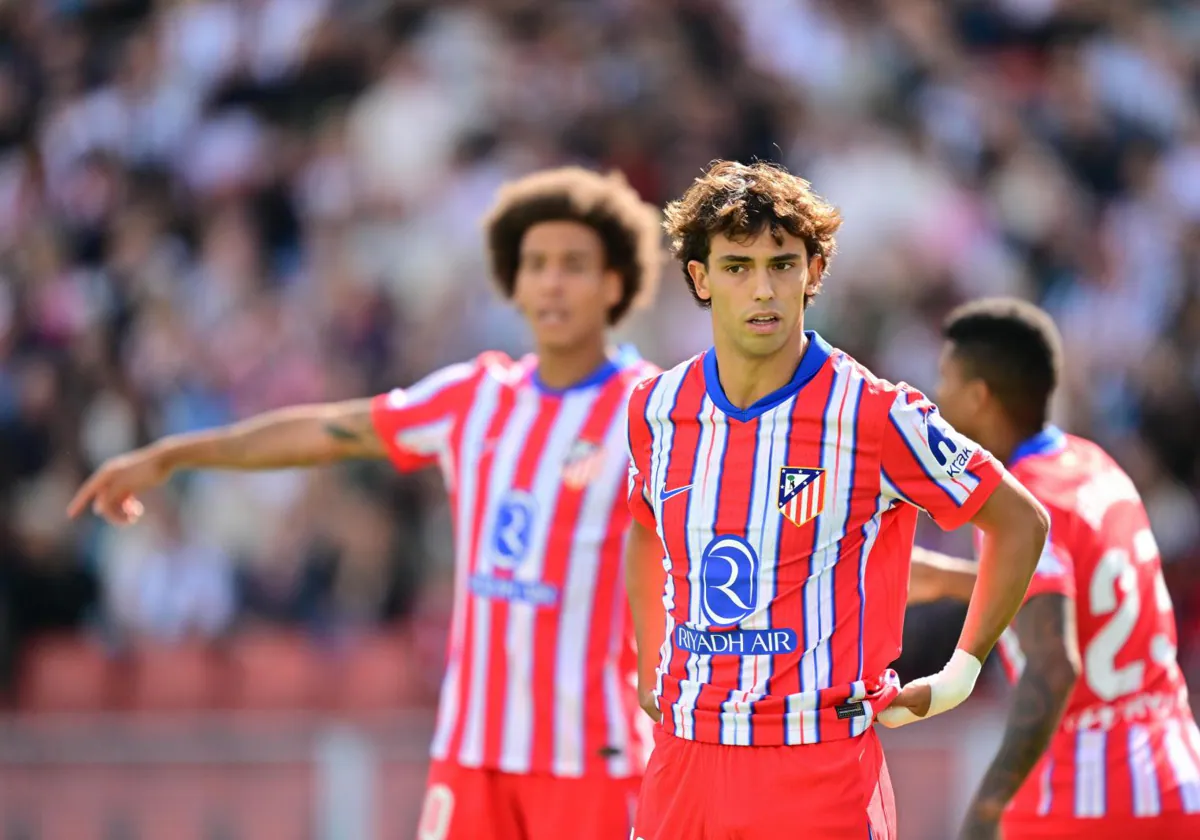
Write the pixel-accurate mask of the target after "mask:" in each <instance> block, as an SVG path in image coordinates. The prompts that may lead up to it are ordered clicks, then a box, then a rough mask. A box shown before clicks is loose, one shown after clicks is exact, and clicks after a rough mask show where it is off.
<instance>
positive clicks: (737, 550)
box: [629, 332, 1003, 745]
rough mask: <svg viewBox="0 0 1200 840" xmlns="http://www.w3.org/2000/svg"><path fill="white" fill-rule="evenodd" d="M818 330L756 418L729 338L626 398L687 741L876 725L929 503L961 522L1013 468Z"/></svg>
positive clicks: (799, 740)
mask: <svg viewBox="0 0 1200 840" xmlns="http://www.w3.org/2000/svg"><path fill="white" fill-rule="evenodd" d="M807 336H808V344H807V347H806V350H805V353H804V357H803V359H802V360H801V363H800V365H799V367H798V369H797V370H796V374H795V376H794V377H793V379H792V381H791V382H790V383H789V384H788V385H787V386H785V387H784V388H782V389H781V390H779V391H778V392H776V393H774V394H771V395H769V396H767V397H764V398H763V399H762V400H760V401H759V402H757V403H755V404H754V405H753V406H751V407H749V408H747V409H745V410H740V409H738V408H735V407H734V406H733V405H732V404H731V403H730V402H729V400H728V399H727V398H726V396H725V394H724V392H723V391H722V389H721V383H720V380H719V378H718V375H717V359H716V354H715V351H714V350H709V351H707V352H706V353H704V354H702V355H700V356H697V357H696V358H694V359H692V360H690V361H688V362H685V363H683V364H681V365H680V366H678V367H676V368H674V369H673V370H671V371H668V372H666V373H663V374H661V375H659V376H657V377H655V378H653V379H649V380H647V381H644V382H642V383H641V384H640V385H638V387H637V388H636V389H635V390H634V393H633V396H632V398H631V399H630V405H629V445H630V450H631V452H632V463H631V467H630V489H629V496H630V508H631V509H632V511H633V514H634V516H635V517H636V518H637V519H638V521H639V522H641V523H643V524H645V525H646V526H647V527H649V528H654V529H656V530H657V531H658V534H659V537H660V538H661V539H662V541H663V545H664V548H665V554H666V556H665V559H664V563H665V566H666V568H667V570H668V575H667V579H666V586H665V591H664V593H663V599H664V604H665V606H666V609H667V626H666V638H665V641H664V643H663V646H662V650H661V658H660V665H659V675H658V684H657V694H658V698H659V707H660V708H661V709H662V710H663V713H664V714H663V722H662V725H663V726H665V727H667V728H668V730H669V731H671V732H673V733H674V734H675V735H677V736H679V737H682V738H687V739H692V740H697V741H708V742H713V743H722V744H738V745H779V744H808V743H815V742H818V741H822V740H825V741H828V740H833V739H838V738H846V737H852V736H856V735H859V734H861V733H863V732H864V731H865V730H866V729H867V727H868V726H870V725H871V723H872V722H873V720H874V716H875V714H876V713H877V712H878V711H880V710H882V709H883V708H885V707H886V705H887V704H888V703H890V702H891V701H892V699H893V698H894V697H895V695H896V694H897V692H898V680H897V678H896V675H895V673H894V672H893V671H891V670H890V669H889V668H888V665H889V663H891V662H892V661H893V660H894V659H895V658H896V656H897V655H898V654H899V653H900V642H901V632H902V628H903V624H904V604H905V599H906V596H907V592H908V570H909V561H910V557H911V554H912V543H913V534H914V531H915V528H916V519H917V512H918V510H925V511H927V512H928V513H929V514H930V515H931V516H932V517H933V518H934V520H935V521H937V522H938V523H939V524H940V525H941V526H942V527H944V528H957V527H959V526H960V525H962V524H963V523H964V522H966V521H967V520H969V519H970V518H971V517H972V516H973V515H974V514H975V512H976V511H978V509H979V508H980V507H981V506H982V505H983V503H984V501H985V499H986V498H987V496H988V495H989V494H990V493H991V491H992V490H993V489H994V488H995V486H996V485H997V484H998V483H999V481H1000V478H1001V476H1002V475H1003V470H1002V468H1001V467H1000V466H999V464H998V463H997V462H996V461H995V460H994V459H993V458H992V457H991V456H990V455H989V454H988V453H987V452H986V451H984V450H983V449H982V448H981V447H980V446H979V445H978V444H976V443H974V442H972V441H970V440H968V439H966V438H965V437H963V436H962V435H960V434H958V433H957V432H955V431H954V430H953V429H951V428H950V427H949V426H948V425H947V424H946V423H945V421H944V420H942V419H941V416H940V415H939V414H938V412H937V410H936V408H934V406H933V405H932V404H931V403H929V402H928V401H927V400H926V399H925V398H924V397H923V396H922V395H921V394H920V393H918V392H916V391H914V390H912V389H911V388H909V387H908V386H906V385H893V384H891V383H889V382H885V381H883V380H880V379H877V378H875V377H874V376H872V375H871V373H869V372H868V371H867V370H866V369H865V368H863V367H862V366H861V365H859V364H858V363H857V362H855V361H854V360H853V359H851V358H850V357H849V356H847V355H846V354H844V353H842V352H841V351H838V350H834V349H832V348H831V347H829V345H827V344H826V343H825V342H824V341H823V340H822V339H821V338H820V337H819V336H817V335H816V334H815V333H811V332H810V333H807Z"/></svg>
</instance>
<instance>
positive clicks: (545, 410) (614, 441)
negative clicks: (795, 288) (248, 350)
mask: <svg viewBox="0 0 1200 840" xmlns="http://www.w3.org/2000/svg"><path fill="white" fill-rule="evenodd" d="M654 372H655V369H654V368H653V367H652V366H650V365H649V364H648V363H646V362H643V361H641V360H640V359H637V358H634V357H632V355H631V354H625V355H623V356H622V357H621V359H620V361H616V362H610V363H608V364H606V365H605V366H604V367H603V368H602V369H601V370H599V371H597V372H596V374H595V375H593V376H591V377H589V378H588V379H587V380H586V381H584V382H581V383H579V384H578V385H576V386H574V387H572V388H569V389H567V390H565V391H553V390H550V389H549V388H547V387H545V386H544V385H542V384H541V383H540V381H539V379H538V376H537V361H536V358H535V357H533V356H527V357H525V358H523V359H521V360H519V361H515V362H514V361H513V360H511V359H509V358H508V357H507V356H505V355H503V354H500V353H485V354H483V355H481V356H479V357H478V358H477V359H476V360H475V361H473V362H469V363H464V364H458V365H453V366H451V367H448V368H445V369H443V370H440V371H438V372H436V373H434V374H432V375H430V376H429V377H427V378H426V379H424V380H422V381H421V382H419V383H417V384H416V385H414V386H412V387H411V388H407V389H404V390H396V391H392V392H391V393H389V394H383V395H380V396H378V397H376V398H375V400H374V403H373V410H372V415H373V418H374V423H375V428H376V430H377V431H378V434H379V436H380V438H381V439H382V440H384V441H385V442H386V445H387V448H388V452H389V453H390V455H391V458H392V460H393V461H394V462H395V464H396V466H397V467H398V468H400V469H402V470H410V469H416V468H418V467H421V466H425V465H427V464H433V463H437V464H439V465H440V467H441V471H442V474H443V476H444V477H445V480H446V485H447V487H448V489H449V493H450V499H451V507H452V509H453V517H454V530H455V533H454V537H455V539H454V541H455V586H454V608H453V617H452V620H451V624H452V626H451V631H450V642H449V651H448V662H447V668H446V674H445V677H444V679H443V683H442V690H441V699H440V702H439V708H438V718H437V725H436V730H435V733H434V738H433V747H432V754H433V757H434V758H435V759H446V760H450V761H454V762H457V763H459V764H461V765H463V766H466V767H486V768H491V769H497V770H502V771H506V772H511V773H539V774H551V775H555V776H562V777H578V776H584V775H597V774H599V775H605V774H607V775H611V776H614V777H627V776H631V775H639V774H640V773H641V772H642V770H643V767H644V763H645V758H646V755H647V753H648V751H649V743H648V738H647V737H646V735H647V733H645V732H639V731H638V726H639V725H641V724H640V721H641V719H642V718H643V717H644V715H643V714H642V713H641V711H640V710H639V708H638V704H637V692H636V658H635V654H634V647H633V634H632V627H631V623H630V621H629V618H628V606H627V603H626V600H625V592H624V586H623V577H622V573H621V569H622V551H623V546H624V542H625V535H626V532H627V528H628V525H629V522H630V520H629V512H628V510H627V507H626V505H625V498H624V489H625V480H626V472H627V467H628V455H627V453H626V451H625V445H624V434H625V411H626V406H627V403H628V398H629V393H630V391H631V389H632V388H633V386H634V385H635V384H636V383H637V381H638V380H639V379H641V378H642V377H644V376H649V375H651V374H653V373H654Z"/></svg>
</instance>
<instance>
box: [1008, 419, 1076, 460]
mask: <svg viewBox="0 0 1200 840" xmlns="http://www.w3.org/2000/svg"><path fill="white" fill-rule="evenodd" d="M1066 445H1067V436H1066V435H1065V434H1063V430H1062V429H1060V428H1058V426H1055V425H1049V426H1047V427H1046V428H1044V429H1042V430H1041V431H1040V432H1038V433H1037V434H1036V435H1034V436H1033V437H1031V438H1026V439H1025V440H1023V441H1021V442H1020V443H1019V444H1017V448H1016V449H1014V450H1013V452H1012V455H1011V456H1009V459H1008V464H1007V465H1006V466H1007V467H1008V469H1010V470H1011V469H1012V468H1013V467H1014V466H1016V463H1017V461H1020V460H1021V459H1022V458H1028V457H1030V456H1031V455H1051V454H1053V453H1055V452H1062V451H1063V449H1064V448H1066Z"/></svg>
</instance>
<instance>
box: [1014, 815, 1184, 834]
mask: <svg viewBox="0 0 1200 840" xmlns="http://www.w3.org/2000/svg"><path fill="white" fill-rule="evenodd" d="M1000 838H1001V840H1060V838H1061V840H1143V839H1144V838H1151V840H1197V838H1200V814H1164V815H1162V816H1159V817H1098V818H1091V819H1075V820H1073V819H1070V818H1067V817H1034V816H1026V815H1017V814H1011V813H1008V814H1005V815H1004V816H1003V817H1002V818H1001V821H1000Z"/></svg>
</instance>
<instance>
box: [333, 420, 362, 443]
mask: <svg viewBox="0 0 1200 840" xmlns="http://www.w3.org/2000/svg"><path fill="white" fill-rule="evenodd" d="M325 434H327V435H329V436H330V437H331V438H336V439H337V440H344V441H352V440H359V438H360V435H359V433H358V432H356V431H354V430H353V429H350V428H347V427H346V426H342V425H339V424H338V423H326V424H325Z"/></svg>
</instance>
